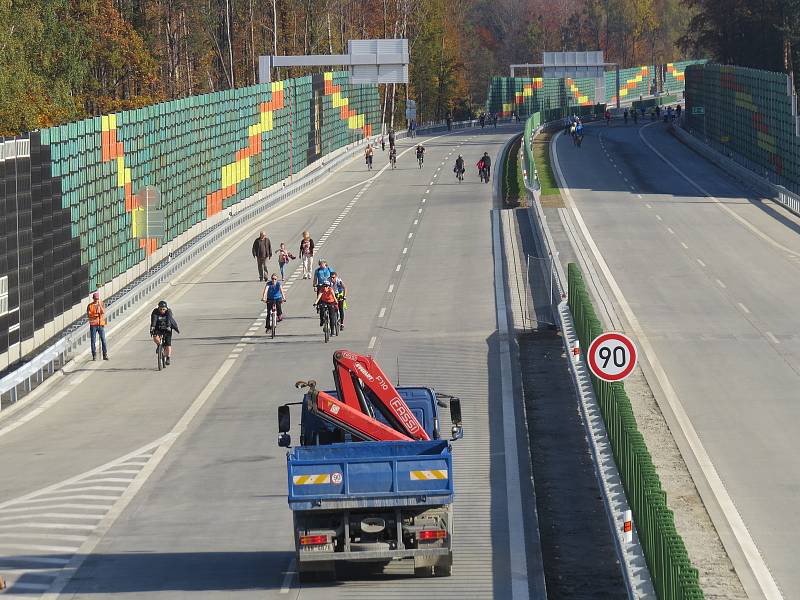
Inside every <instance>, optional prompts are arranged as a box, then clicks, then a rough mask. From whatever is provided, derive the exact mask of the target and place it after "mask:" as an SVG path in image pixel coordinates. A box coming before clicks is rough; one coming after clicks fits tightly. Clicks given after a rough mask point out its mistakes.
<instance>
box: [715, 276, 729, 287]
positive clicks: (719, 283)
mask: <svg viewBox="0 0 800 600" xmlns="http://www.w3.org/2000/svg"><path fill="white" fill-rule="evenodd" d="M716 282H717V285H718V286H719V287H721V288H722V289H723V290H724V289H725V288H727V287H728V286H727V285H725V282H724V281H722V280H721V279H717V280H716Z"/></svg>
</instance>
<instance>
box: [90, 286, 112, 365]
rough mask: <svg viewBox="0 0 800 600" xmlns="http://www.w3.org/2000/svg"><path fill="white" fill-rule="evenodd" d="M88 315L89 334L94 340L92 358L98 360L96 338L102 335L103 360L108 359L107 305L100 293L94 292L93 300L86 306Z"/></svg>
mask: <svg viewBox="0 0 800 600" xmlns="http://www.w3.org/2000/svg"><path fill="white" fill-rule="evenodd" d="M86 316H87V317H88V319H89V336H90V338H91V340H92V360H97V344H96V338H97V336H98V335H99V336H100V346H101V348H102V350H103V360H108V348H107V347H106V307H105V306H103V303H102V302H101V301H100V293H99V292H95V293H94V294H92V301H91V302H90V303H89V306H87V307H86Z"/></svg>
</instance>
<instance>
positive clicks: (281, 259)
mask: <svg viewBox="0 0 800 600" xmlns="http://www.w3.org/2000/svg"><path fill="white" fill-rule="evenodd" d="M295 258H296V257H295V255H294V254H292V253H291V252H289V251H288V250H286V244H284V243H283V242H281V247H280V248H278V268H279V269H280V270H281V279H286V277H285V276H284V272H283V270H284V269H285V268H286V265H287V264H288V263H289V261H290V260H294V259H295Z"/></svg>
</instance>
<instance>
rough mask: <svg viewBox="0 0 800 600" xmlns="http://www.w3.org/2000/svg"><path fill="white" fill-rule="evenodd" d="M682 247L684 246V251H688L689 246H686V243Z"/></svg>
mask: <svg viewBox="0 0 800 600" xmlns="http://www.w3.org/2000/svg"><path fill="white" fill-rule="evenodd" d="M681 246H683V249H684V250H688V249H689V246H687V245H686V242H681Z"/></svg>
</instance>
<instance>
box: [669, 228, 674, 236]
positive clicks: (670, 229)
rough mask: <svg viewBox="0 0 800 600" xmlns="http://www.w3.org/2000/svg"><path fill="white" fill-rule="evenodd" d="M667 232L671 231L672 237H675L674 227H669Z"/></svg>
mask: <svg viewBox="0 0 800 600" xmlns="http://www.w3.org/2000/svg"><path fill="white" fill-rule="evenodd" d="M667 231H669V232H670V233H671V234H672V235H675V232H674V231H672V227H667Z"/></svg>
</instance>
